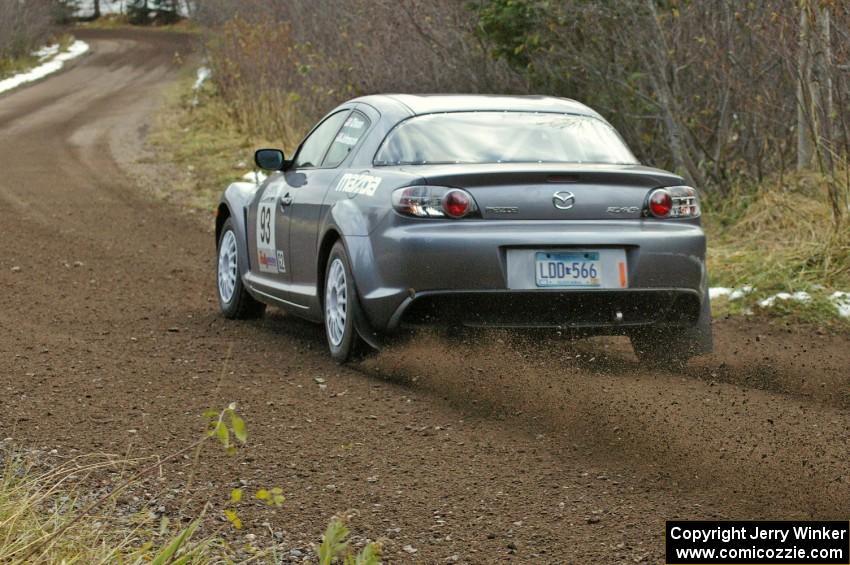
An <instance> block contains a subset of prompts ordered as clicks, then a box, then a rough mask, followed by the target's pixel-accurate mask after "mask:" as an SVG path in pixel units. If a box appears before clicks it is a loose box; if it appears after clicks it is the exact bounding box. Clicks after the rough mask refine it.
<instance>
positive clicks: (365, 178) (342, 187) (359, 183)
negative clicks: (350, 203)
mask: <svg viewBox="0 0 850 565" xmlns="http://www.w3.org/2000/svg"><path fill="white" fill-rule="evenodd" d="M379 186H381V178H380V177H375V176H372V175H365V174H354V173H346V174H344V175H342V178H341V179H339V184H337V185H336V191H337V192H345V193H347V194H364V195H366V196H374V195H375V191H376V190H378V187H379Z"/></svg>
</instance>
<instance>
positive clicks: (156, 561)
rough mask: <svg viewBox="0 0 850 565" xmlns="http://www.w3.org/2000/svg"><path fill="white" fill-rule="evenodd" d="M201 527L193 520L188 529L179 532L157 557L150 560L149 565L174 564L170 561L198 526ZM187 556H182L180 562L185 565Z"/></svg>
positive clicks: (199, 523)
mask: <svg viewBox="0 0 850 565" xmlns="http://www.w3.org/2000/svg"><path fill="white" fill-rule="evenodd" d="M200 525H201V521H200V520H195V521H194V522H192V523H191V524H190V525H189V527H188V528H186V529H184V530H183V531H182V532H180V533H179V534H178V535H177V536H176V537H175V538H174V539H173V540H172V541H171V542H170V543H169V544H168V545H166V546H165V549H163V550H162V552H161V553H159V555H157V556H156V557H154V558H153V559H152V560H151V565H165V564H166V563H176V562H172V561H171V559H172V558H173V557H174V556H175V554H176V553H177V551H178V550H180V548H182V547H184V546H185V545H186V544H187V543H188V542H189V539H190V538H191V537H192V534H194V533H195V530H197V529H198V526H200ZM188 558H189V556H188V555H184V556H183V557H181V560H182V561H183V562H184V563H185V562H186V561H187V560H188Z"/></svg>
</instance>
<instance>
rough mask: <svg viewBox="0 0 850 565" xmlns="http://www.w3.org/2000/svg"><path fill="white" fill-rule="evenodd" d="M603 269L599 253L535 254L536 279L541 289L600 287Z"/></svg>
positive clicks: (542, 252) (562, 252)
mask: <svg viewBox="0 0 850 565" xmlns="http://www.w3.org/2000/svg"><path fill="white" fill-rule="evenodd" d="M602 269H603V265H602V261H601V260H600V258H599V252H598V251H566V252H564V251H559V252H551V253H549V252H545V251H538V252H537V253H535V254H534V278H535V280H536V282H537V286H539V287H544V288H548V287H564V286H567V287H589V288H596V287H600V286H602Z"/></svg>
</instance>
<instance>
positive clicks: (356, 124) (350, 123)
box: [342, 114, 366, 129]
mask: <svg viewBox="0 0 850 565" xmlns="http://www.w3.org/2000/svg"><path fill="white" fill-rule="evenodd" d="M365 125H366V122H365V121H363V120H361V119H360V118H358V117H357V116H356V115H354V114H352V115H351V117H349V118H348V119H347V120H345V123H344V124H343V126H342V127H343V128H351V129H363V126H365Z"/></svg>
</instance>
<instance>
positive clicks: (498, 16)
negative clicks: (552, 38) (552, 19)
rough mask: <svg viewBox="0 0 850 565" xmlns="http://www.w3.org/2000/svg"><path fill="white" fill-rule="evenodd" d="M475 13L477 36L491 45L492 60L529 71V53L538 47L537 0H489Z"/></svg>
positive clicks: (538, 15) (478, 6)
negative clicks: (500, 58) (504, 60)
mask: <svg viewBox="0 0 850 565" xmlns="http://www.w3.org/2000/svg"><path fill="white" fill-rule="evenodd" d="M474 9H475V10H476V11H477V16H478V33H479V35H480V36H481V37H482V38H485V39H487V40H488V41H489V42H490V44H491V46H492V47H491V53H492V54H493V56H494V57H496V58H499V57H504V58H505V59H506V60H507V61H508V62H509V63H510V64H512V65H514V66H517V67H528V66H529V65H530V63H531V57H530V56H529V52H530V51H532V50H534V49H537V48H539V47H540V40H541V36H540V31H539V30H540V24H541V20H542V19H543V15H544V14H543V12H542V10H543V5H541V3H540V2H539V1H538V0H490V1H489V2H485V3H483V4H478V5H476V6H474Z"/></svg>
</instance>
